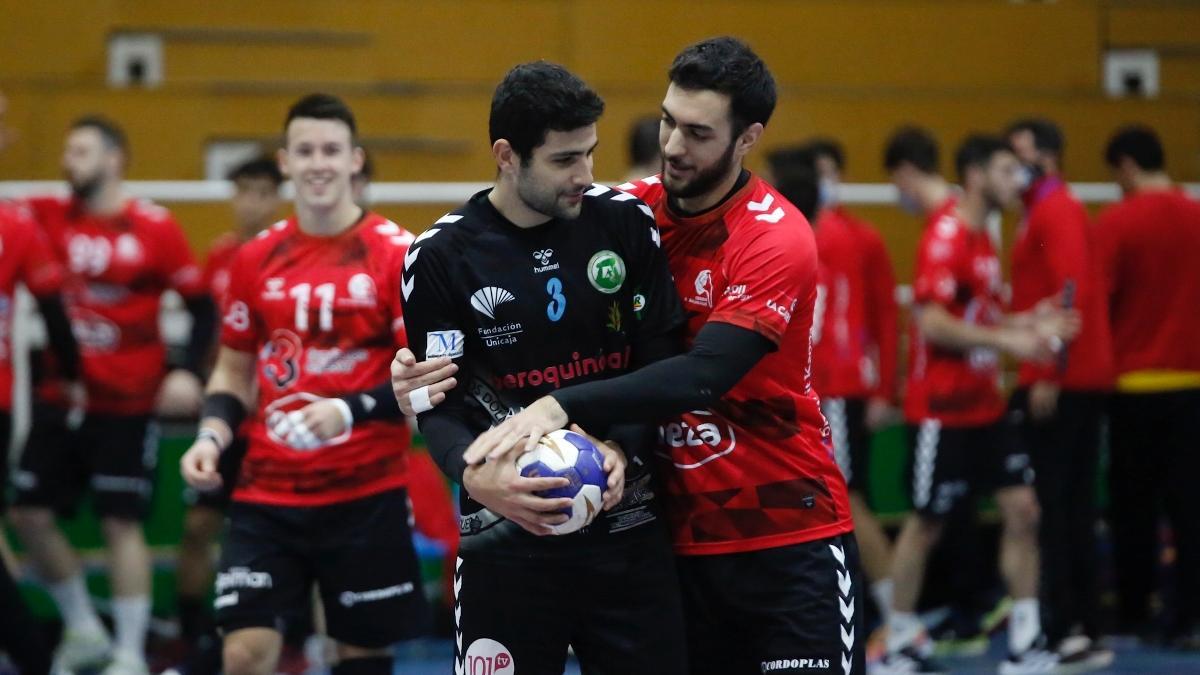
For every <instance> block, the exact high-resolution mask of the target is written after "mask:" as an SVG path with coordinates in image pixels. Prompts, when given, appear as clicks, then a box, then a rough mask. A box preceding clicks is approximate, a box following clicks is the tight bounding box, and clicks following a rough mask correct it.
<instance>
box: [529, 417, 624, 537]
mask: <svg viewBox="0 0 1200 675" xmlns="http://www.w3.org/2000/svg"><path fill="white" fill-rule="evenodd" d="M517 470H518V471H520V472H521V475H522V476H526V477H529V478H559V477H561V478H566V479H567V480H569V481H571V482H570V483H568V484H567V485H566V486H565V487H561V488H555V489H553V490H543V491H541V492H539V493H537V494H538V496H540V497H549V498H559V497H566V498H568V499H571V500H572V504H571V506H569V507H567V508H566V509H565V510H564V511H563V513H564V514H565V515H566V516H567V517H569V518H570V520H568V521H567V522H565V523H563V524H562V525H555V526H552V527H551V529H552V530H553V532H554V534H570V533H572V532H576V531H578V530H580V529H582V528H584V527H586V526H587V525H588V524H589V523H591V522H592V520H593V519H594V518H595V517H596V515H597V514H599V513H600V508H601V506H602V495H603V494H604V489H605V487H607V485H608V472H606V471H605V470H604V455H602V454H601V453H600V450H599V448H597V447H596V446H595V444H594V443H592V442H591V441H589V440H588V439H587V438H586V437H584V436H582V435H580V434H577V433H575V432H574V431H566V430H562V429H560V430H558V431H551V432H550V433H548V434H546V435H545V436H542V440H540V441H538V445H537V447H536V448H534V449H533V450H531V451H529V452H526V453H524V454H522V455H521V456H520V457H518V458H517Z"/></svg>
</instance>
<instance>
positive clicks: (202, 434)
mask: <svg viewBox="0 0 1200 675" xmlns="http://www.w3.org/2000/svg"><path fill="white" fill-rule="evenodd" d="M202 438H207V439H208V440H210V441H212V442H213V445H215V446H217V449H218V450H220V451H221V452H224V451H225V443H224V442H223V441H222V440H221V434H218V433H217V432H216V431H213V430H212V429H200V431H197V432H196V440H197V441H198V440H200V439H202Z"/></svg>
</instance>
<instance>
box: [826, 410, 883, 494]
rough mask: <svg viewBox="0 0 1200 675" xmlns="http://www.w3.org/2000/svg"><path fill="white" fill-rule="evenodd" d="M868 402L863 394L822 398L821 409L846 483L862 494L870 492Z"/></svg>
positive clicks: (835, 457)
mask: <svg viewBox="0 0 1200 675" xmlns="http://www.w3.org/2000/svg"><path fill="white" fill-rule="evenodd" d="M866 410H867V402H866V401H864V400H863V399H861V398H822V399H821V412H822V413H823V414H824V415H825V421H827V422H829V433H830V436H831V438H832V440H833V457H834V459H835V460H836V461H837V465H838V468H839V469H841V470H842V476H843V477H844V478H845V479H846V487H848V488H849V489H850V490H851V491H854V492H857V493H859V494H863V495H865V494H867V493H868V492H869V490H868V489H867V488H868V481H869V480H870V479H869V474H868V471H869V470H870V457H871V432H870V431H869V430H868V429H867V422H866Z"/></svg>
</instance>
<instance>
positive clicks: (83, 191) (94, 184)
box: [67, 176, 104, 201]
mask: <svg viewBox="0 0 1200 675" xmlns="http://www.w3.org/2000/svg"><path fill="white" fill-rule="evenodd" d="M67 183H68V184H69V185H70V186H71V195H72V196H73V197H74V198H75V199H78V200H80V201H87V200H89V199H91V198H92V197H94V196H96V193H97V192H99V191H100V186H101V184H103V183H104V179H102V178H101V177H100V176H95V177H93V178H89V179H88V180H85V181H80V182H75V181H73V180H68V181H67Z"/></svg>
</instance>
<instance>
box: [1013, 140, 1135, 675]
mask: <svg viewBox="0 0 1200 675" xmlns="http://www.w3.org/2000/svg"><path fill="white" fill-rule="evenodd" d="M1005 135H1006V136H1007V140H1008V143H1009V144H1010V146H1011V147H1012V148H1013V151H1014V152H1015V153H1016V155H1017V159H1018V160H1020V162H1021V164H1022V166H1023V168H1024V170H1025V174H1026V176H1027V178H1026V181H1025V183H1026V184H1025V187H1024V192H1023V194H1022V200H1023V202H1024V205H1025V209H1024V217H1023V219H1022V220H1021V224H1020V226H1019V227H1018V229H1017V234H1016V241H1015V243H1014V245H1013V249H1012V311H1014V312H1025V311H1029V310H1033V309H1034V308H1035V305H1036V304H1037V303H1038V301H1040V300H1041V299H1043V298H1048V297H1057V298H1058V299H1059V303H1060V304H1061V305H1063V306H1065V307H1074V308H1076V309H1078V311H1079V314H1080V320H1081V325H1080V332H1079V335H1078V336H1076V338H1075V339H1074V340H1072V341H1071V342H1070V343H1068V345H1067V346H1066V348H1065V349H1064V351H1062V352H1061V353H1060V354H1059V355H1058V357H1057V358H1056V359H1055V360H1054V361H1052V362H1050V363H1039V362H1035V361H1025V362H1022V363H1021V366H1020V372H1019V374H1018V385H1017V386H1018V389H1017V391H1016V392H1015V393H1014V395H1013V398H1012V401H1011V410H1012V411H1013V412H1014V413H1016V414H1017V416H1018V419H1020V420H1022V421H1021V423H1020V426H1021V429H1022V430H1023V432H1024V435H1025V438H1026V441H1027V443H1028V447H1029V452H1030V456H1031V457H1032V459H1033V466H1034V469H1035V471H1036V472H1037V481H1036V483H1035V487H1036V490H1037V494H1038V502H1039V503H1040V505H1041V536H1040V543H1041V564H1042V581H1041V586H1040V588H1041V597H1042V615H1043V617H1044V620H1043V627H1044V629H1045V631H1046V637H1047V638H1048V639H1049V641H1050V646H1051V647H1052V648H1054V649H1055V650H1057V651H1058V652H1059V654H1060V655H1061V656H1062V657H1063V658H1064V660H1066V661H1071V662H1077V661H1079V660H1080V658H1081V657H1080V655H1081V654H1085V655H1086V656H1087V659H1086V660H1087V662H1088V663H1090V664H1091V665H1093V666H1096V667H1100V666H1106V665H1108V663H1109V662H1111V660H1112V656H1113V655H1112V652H1111V651H1107V650H1102V649H1100V648H1099V647H1098V646H1094V644H1093V643H1094V641H1095V640H1096V639H1098V638H1099V637H1100V625H1099V617H1098V615H1097V611H1098V605H1097V600H1098V596H1099V592H1100V591H1099V588H1100V587H1099V579H1098V566H1097V559H1098V554H1097V549H1096V520H1097V518H1098V517H1099V505H1098V503H1097V495H1096V479H1097V472H1098V471H1099V468H1100V445H1101V438H1100V436H1101V426H1102V423H1103V417H1104V411H1105V407H1106V401H1107V398H1108V391H1109V390H1110V389H1111V387H1112V339H1111V337H1110V333H1109V326H1108V309H1107V306H1106V302H1105V299H1104V294H1103V293H1102V292H1101V290H1100V287H1099V285H1098V284H1097V283H1096V278H1095V277H1096V275H1095V271H1096V270H1095V265H1096V259H1095V255H1094V249H1095V246H1094V243H1093V242H1092V232H1091V227H1090V224H1089V222H1088V215H1087V211H1085V210H1084V208H1083V204H1081V203H1080V202H1079V200H1078V199H1076V198H1075V196H1074V195H1073V194H1071V190H1070V188H1069V187H1068V186H1067V183H1066V182H1065V180H1064V179H1063V177H1062V173H1061V171H1062V166H1061V162H1062V156H1063V147H1064V141H1063V134H1062V131H1061V130H1060V129H1059V128H1058V125H1056V124H1055V123H1053V122H1051V121H1050V120H1046V119H1038V118H1033V119H1024V120H1020V121H1017V122H1015V123H1014V124H1012V125H1010V126H1009V127H1008V130H1007V131H1006V132H1005ZM1073 634H1074V635H1073ZM1068 638H1070V639H1068Z"/></svg>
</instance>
